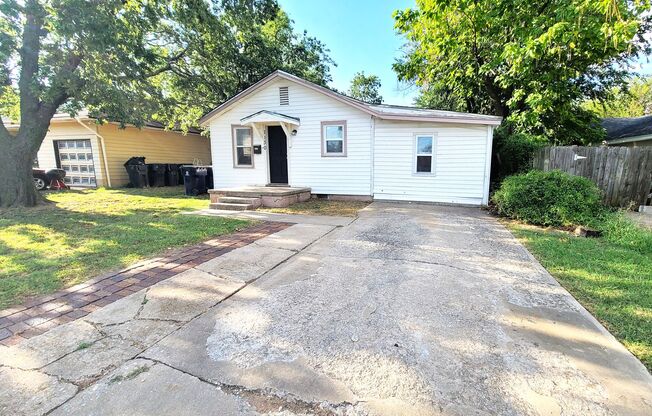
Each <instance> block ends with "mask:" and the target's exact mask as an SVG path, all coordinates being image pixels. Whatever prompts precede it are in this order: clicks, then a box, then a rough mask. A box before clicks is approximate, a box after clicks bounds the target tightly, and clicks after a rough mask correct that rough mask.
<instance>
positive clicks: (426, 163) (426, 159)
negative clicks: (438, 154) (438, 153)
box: [414, 134, 435, 173]
mask: <svg viewBox="0 0 652 416" xmlns="http://www.w3.org/2000/svg"><path fill="white" fill-rule="evenodd" d="M415 142H416V143H415V163H414V171H415V173H433V168H432V165H433V162H434V147H435V136H434V135H432V134H417V135H415Z"/></svg>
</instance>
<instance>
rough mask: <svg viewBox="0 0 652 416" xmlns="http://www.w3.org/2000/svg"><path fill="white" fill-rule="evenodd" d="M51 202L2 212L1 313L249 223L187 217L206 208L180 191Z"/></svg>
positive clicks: (99, 194)
mask: <svg viewBox="0 0 652 416" xmlns="http://www.w3.org/2000/svg"><path fill="white" fill-rule="evenodd" d="M46 197H47V199H48V200H50V201H52V202H53V204H48V205H46V206H40V207H36V208H30V209H24V208H23V209H10V210H0V309H1V308H4V307H7V306H10V305H12V304H15V303H17V302H20V300H21V299H23V298H24V297H25V296H29V295H35V294H43V293H49V292H53V291H56V290H58V289H60V288H62V287H65V286H69V285H72V284H76V283H79V282H82V281H84V280H86V279H88V278H91V277H93V276H95V275H97V274H99V273H101V272H105V271H108V270H112V269H120V268H122V267H125V266H127V265H129V264H131V263H133V262H136V261H138V260H141V259H143V258H146V257H150V256H153V255H155V254H157V253H160V252H162V251H164V250H166V249H168V248H172V247H178V246H181V245H184V244H189V243H195V242H198V241H201V240H204V239H208V238H210V237H214V236H217V235H220V234H225V233H231V232H233V231H236V230H238V229H242V228H244V227H246V226H248V225H249V224H250V222H247V221H243V220H233V219H225V218H218V217H200V216H194V215H182V214H181V212H183V211H189V210H193V209H202V208H206V207H207V206H208V198H207V197H206V198H192V197H186V196H183V190H182V189H181V188H180V187H166V188H153V189H137V190H136V189H112V190H107V189H98V190H88V191H65V192H50V193H47V194H46Z"/></svg>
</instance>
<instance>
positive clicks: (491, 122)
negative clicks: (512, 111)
mask: <svg viewBox="0 0 652 416" xmlns="http://www.w3.org/2000/svg"><path fill="white" fill-rule="evenodd" d="M376 117H378V118H380V119H383V120H397V121H424V122H431V123H461V124H481V125H485V126H487V125H488V126H499V125H500V123H502V121H503V118H502V117H494V116H487V118H477V117H433V116H407V115H402V114H376ZM489 117H491V118H489Z"/></svg>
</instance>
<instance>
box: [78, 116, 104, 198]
mask: <svg viewBox="0 0 652 416" xmlns="http://www.w3.org/2000/svg"><path fill="white" fill-rule="evenodd" d="M75 121H77V123H79V125H80V126H82V127H84V128H85V129H86V130H88V131H90V132H91V133H93V134H94V135H96V136H97V137H98V139H99V140H98V142H99V143H100V149H101V150H102V159H103V161H104V174H105V175H106V185H107V186H108V187H109V188H110V187H111V175H110V174H109V163H108V162H107V160H106V149H105V147H104V143H105V142H104V137H102V135H101V134H100V133H99V132H98V131H97V128H95V131H93V129H91V128H90V127H88V126H87V125H86V124H84V122H82V121H81V120H80V119H79V117H75Z"/></svg>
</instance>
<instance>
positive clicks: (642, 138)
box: [606, 134, 652, 144]
mask: <svg viewBox="0 0 652 416" xmlns="http://www.w3.org/2000/svg"><path fill="white" fill-rule="evenodd" d="M646 140H652V134H643V135H640V136H629V137H619V138H617V139H607V140H606V142H607V144H620V143H631V142H642V141H646Z"/></svg>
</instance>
